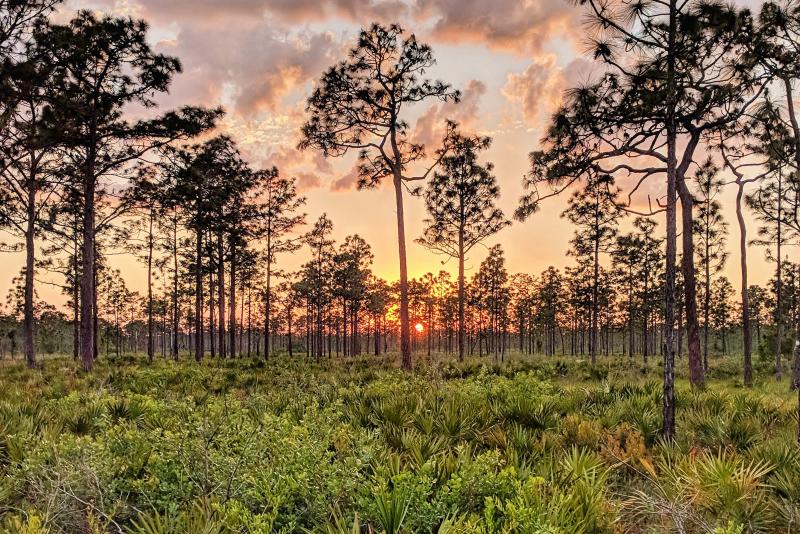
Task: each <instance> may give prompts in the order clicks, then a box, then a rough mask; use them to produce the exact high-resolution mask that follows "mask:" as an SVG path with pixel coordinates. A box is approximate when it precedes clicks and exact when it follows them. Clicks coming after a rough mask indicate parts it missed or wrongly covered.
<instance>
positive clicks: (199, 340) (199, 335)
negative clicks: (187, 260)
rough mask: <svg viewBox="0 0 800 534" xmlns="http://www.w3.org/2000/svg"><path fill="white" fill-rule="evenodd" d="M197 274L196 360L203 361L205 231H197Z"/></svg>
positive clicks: (195, 297) (195, 300)
mask: <svg viewBox="0 0 800 534" xmlns="http://www.w3.org/2000/svg"><path fill="white" fill-rule="evenodd" d="M196 231H197V236H196V249H195V273H194V359H195V361H197V362H199V361H200V360H202V359H203V353H204V352H205V351H204V347H203V230H202V228H200V226H199V224H198V227H197V229H196Z"/></svg>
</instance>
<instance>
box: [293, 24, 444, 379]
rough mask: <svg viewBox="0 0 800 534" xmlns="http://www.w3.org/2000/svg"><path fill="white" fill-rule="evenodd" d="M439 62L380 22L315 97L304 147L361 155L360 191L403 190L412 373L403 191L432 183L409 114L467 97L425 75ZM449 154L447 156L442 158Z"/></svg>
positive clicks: (404, 312) (404, 293) (403, 283)
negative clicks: (415, 170) (413, 169)
mask: <svg viewBox="0 0 800 534" xmlns="http://www.w3.org/2000/svg"><path fill="white" fill-rule="evenodd" d="M434 63H435V60H434V58H433V52H432V50H431V48H430V47H429V46H428V45H426V44H422V43H419V42H417V39H416V37H415V36H414V35H413V34H412V35H410V36H408V37H407V38H404V31H403V29H402V28H401V27H400V26H398V25H396V24H393V25H391V26H388V27H385V26H381V25H379V24H373V25H372V26H371V27H370V28H369V29H367V30H362V31H361V33H360V34H359V37H358V43H357V44H356V46H355V47H354V48H353V49H352V50H351V51H350V57H349V58H348V59H347V60H345V61H343V62H341V63H339V64H338V65H335V66H333V67H331V68H330V69H329V70H328V71H327V72H325V74H324V75H323V76H322V79H321V80H320V83H319V85H318V86H317V87H316V89H314V92H313V93H312V95H311V96H310V97H309V99H308V106H307V110H308V112H309V114H310V117H309V120H308V122H306V123H305V124H304V125H303V140H302V141H301V142H300V145H299V146H300V148H301V149H305V148H309V147H313V148H316V149H319V150H321V151H322V152H323V153H324V154H325V155H326V156H340V155H343V154H345V153H346V152H348V151H349V150H358V151H359V160H360V162H361V163H360V165H359V176H360V179H359V187H360V188H368V187H374V186H376V185H378V184H379V183H381V182H382V181H383V179H384V178H390V179H391V180H392V184H393V186H394V191H395V204H396V210H397V238H398V248H399V258H400V352H401V355H402V366H403V368H404V369H410V368H411V347H410V334H409V320H408V269H407V266H406V238H405V225H404V217H403V188H404V187H405V186H406V185H407V184H408V183H410V182H414V181H418V180H424V179H425V178H427V176H428V174H430V171H431V170H432V168H433V167H429V168H428V169H427V170H426V171H424V172H422V173H421V174H420V175H417V176H413V175H410V174H408V168H409V167H410V166H411V165H412V164H413V163H414V162H417V161H419V160H422V159H423V158H424V156H425V150H424V147H423V146H422V145H420V144H416V143H414V142H412V141H411V140H410V139H409V132H408V123H407V122H406V121H405V120H403V118H402V115H403V113H402V112H403V110H404V108H406V107H408V106H409V105H410V104H415V103H418V102H423V101H425V100H428V99H438V100H444V101H447V100H451V101H457V100H458V99H459V96H460V94H459V92H458V91H454V90H452V89H451V88H450V86H449V85H447V84H446V83H444V82H442V81H430V80H427V79H424V78H422V76H424V74H425V72H426V71H427V70H428V69H429V68H430V67H432V66H433V64H434ZM441 153H443V152H440V154H441Z"/></svg>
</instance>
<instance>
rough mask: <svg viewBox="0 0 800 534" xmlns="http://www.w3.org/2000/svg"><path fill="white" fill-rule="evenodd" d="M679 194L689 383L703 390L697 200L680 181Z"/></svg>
mask: <svg viewBox="0 0 800 534" xmlns="http://www.w3.org/2000/svg"><path fill="white" fill-rule="evenodd" d="M677 187H678V193H679V195H680V199H681V226H682V235H681V239H682V242H683V257H682V258H681V265H682V270H683V289H684V298H683V301H684V302H683V305H684V308H685V310H686V338H687V348H688V352H689V382H691V384H692V387H694V388H702V387H703V385H704V383H705V373H704V371H703V358H702V356H701V353H700V329H699V327H698V320H697V277H696V275H695V269H694V237H693V228H692V226H693V225H692V220H693V216H694V213H693V209H694V205H693V204H694V200H693V199H692V194H691V192H690V191H689V188H688V187H686V182H685V180H684V179H683V177H681V178H680V179H678V184H677Z"/></svg>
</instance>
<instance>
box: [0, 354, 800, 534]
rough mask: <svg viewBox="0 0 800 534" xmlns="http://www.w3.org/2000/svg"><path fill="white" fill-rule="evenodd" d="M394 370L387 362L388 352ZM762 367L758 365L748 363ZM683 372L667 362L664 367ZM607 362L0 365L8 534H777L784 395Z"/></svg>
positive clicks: (782, 525)
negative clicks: (673, 389) (665, 385)
mask: <svg viewBox="0 0 800 534" xmlns="http://www.w3.org/2000/svg"><path fill="white" fill-rule="evenodd" d="M395 356H396V355H395ZM761 366H763V367H761ZM681 367H682V368H684V367H685V366H681ZM660 372H661V371H660V369H659V368H658V367H653V368H650V369H649V370H648V369H646V368H642V367H641V366H640V365H639V364H638V363H636V364H634V363H632V361H631V360H629V359H628V358H626V357H612V358H610V359H608V358H601V359H600V361H599V362H598V364H597V365H596V366H594V367H593V366H591V365H590V364H589V363H588V361H582V360H576V359H568V360H564V359H559V358H557V357H525V358H516V359H511V361H509V362H507V363H505V364H503V365H502V366H501V365H493V364H492V363H491V362H490V361H489V360H488V359H482V360H468V361H467V362H465V363H462V364H454V363H451V362H449V361H447V362H445V361H442V362H429V363H420V365H418V366H417V368H416V369H415V371H414V372H413V373H407V372H402V371H400V370H398V369H396V368H395V363H394V359H391V358H388V357H387V358H386V359H381V360H379V361H376V360H375V359H351V360H347V361H335V360H334V361H325V360H323V361H322V362H321V363H319V364H313V363H306V362H303V361H300V360H298V359H291V360H290V359H288V358H286V357H281V358H277V359H274V360H272V361H270V362H266V363H265V362H263V361H261V360H248V359H242V360H219V359H216V360H206V361H204V362H202V363H199V364H198V363H193V362H181V363H174V362H162V361H156V362H155V363H153V364H152V365H151V366H148V365H145V363H144V357H143V356H142V357H141V358H131V357H129V358H127V359H126V358H117V359H102V358H101V359H100V360H99V361H98V365H97V367H96V368H95V370H94V371H93V372H92V373H85V372H83V371H82V370H80V365H79V363H77V362H73V361H72V360H70V359H67V358H54V359H48V360H46V361H45V363H44V366H43V368H42V369H37V370H30V369H26V368H25V367H24V366H23V365H22V364H7V365H5V366H3V367H2V368H0V389H2V391H3V398H2V400H1V401H0V436H1V437H0V475H2V476H0V526H1V527H2V530H3V531H6V532H24V533H42V532H48V533H60V532H68V533H75V532H91V533H94V532H125V533H141V534H145V533H146V534H156V533H198V532H204V533H217V532H219V533H223V532H252V533H261V532H328V533H338V532H342V533H344V532H353V533H355V532H375V533H379V532H380V533H382V532H385V533H400V532H438V533H445V532H536V533H540V532H554V533H555V532H559V533H562V532H563V533H569V532H575V533H578V532H667V531H677V532H720V533H722V532H725V533H737V532H792V531H794V530H795V529H796V528H797V525H798V524H800V449H798V447H797V445H796V443H795V434H794V432H795V430H794V429H795V428H796V420H795V418H796V415H795V411H794V406H795V405H794V402H793V398H792V397H791V396H790V395H789V393H788V392H787V391H786V388H785V384H780V383H775V382H774V380H773V379H772V378H768V377H769V375H770V372H771V368H770V367H769V364H768V363H766V362H765V363H763V364H762V363H760V362H757V364H756V384H755V387H754V388H753V389H747V390H745V389H743V388H741V383H740V381H741V378H740V374H741V373H740V364H739V362H738V361H735V360H733V359H718V360H715V361H713V362H712V368H711V371H710V372H709V382H708V385H707V387H706V388H705V389H704V390H700V391H692V390H691V389H690V387H689V385H688V382H687V381H686V380H685V377H680V376H679V379H678V383H677V402H678V409H677V414H678V424H677V429H678V431H677V435H676V438H675V440H674V441H671V442H665V441H663V440H662V439H661V438H660V437H659V436H660V424H661V413H660V410H661V394H662V387H661V384H660V381H659V379H660Z"/></svg>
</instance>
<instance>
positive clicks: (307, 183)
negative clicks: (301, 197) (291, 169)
mask: <svg viewBox="0 0 800 534" xmlns="http://www.w3.org/2000/svg"><path fill="white" fill-rule="evenodd" d="M294 177H295V178H297V189H298V190H299V191H308V190H309V189H316V188H317V187H319V186H320V185H322V179H321V178H320V177H319V176H318V175H316V174H314V173H311V172H299V173H296V174H294Z"/></svg>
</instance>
